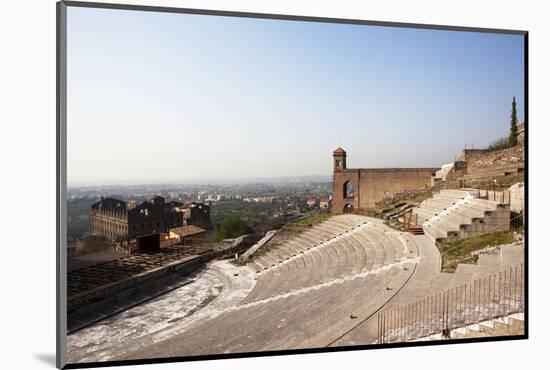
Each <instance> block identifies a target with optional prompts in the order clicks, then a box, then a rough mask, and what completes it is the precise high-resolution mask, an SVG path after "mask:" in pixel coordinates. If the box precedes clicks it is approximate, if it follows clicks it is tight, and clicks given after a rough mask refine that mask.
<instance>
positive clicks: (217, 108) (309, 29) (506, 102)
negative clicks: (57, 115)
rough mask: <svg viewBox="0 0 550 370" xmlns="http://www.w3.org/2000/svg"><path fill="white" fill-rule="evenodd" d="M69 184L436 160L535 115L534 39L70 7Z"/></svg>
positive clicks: (317, 171)
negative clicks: (337, 160)
mask: <svg viewBox="0 0 550 370" xmlns="http://www.w3.org/2000/svg"><path fill="white" fill-rule="evenodd" d="M67 20H68V23H67V24H68V47H67V58H68V60H67V77H68V91H67V104H68V112H67V113H68V115H67V117H68V119H67V134H68V135H67V136H68V137H67V151H68V153H67V167H68V168H67V175H68V183H69V185H70V186H76V185H108V184H130V183H159V182H181V183H185V182H197V181H202V182H205V183H206V182H208V181H212V180H232V179H239V180H242V179H248V178H250V179H254V178H270V177H286V176H289V177H292V176H309V175H327V176H329V175H331V173H332V151H333V150H334V149H336V148H337V147H342V148H344V149H345V150H346V151H347V154H348V158H347V165H348V167H350V168H357V167H360V168H376V167H424V166H425V167H438V166H440V165H442V164H444V163H449V162H452V161H454V160H455V158H456V157H458V156H459V155H460V151H461V150H462V149H463V148H464V147H465V145H466V146H467V147H469V148H470V147H472V145H473V146H474V147H476V148H481V147H484V146H486V145H488V144H489V143H491V142H492V141H494V140H496V139H499V138H501V137H505V136H507V135H508V131H509V125H510V111H511V102H512V97H513V96H515V97H516V101H517V103H518V104H517V110H518V119H519V121H520V122H522V121H523V117H524V74H523V71H524V60H523V57H524V49H523V48H524V43H523V36H520V35H504V34H489V33H477V32H459V31H441V30H420V29H411V28H395V27H376V26H365V25H345V24H329V23H316V22H302V21H286V20H266V19H250V18H238V17H220V16H207V15H190V14H170V13H155V12H143V11H130V10H112V9H90V8H76V7H69V8H68V17H67Z"/></svg>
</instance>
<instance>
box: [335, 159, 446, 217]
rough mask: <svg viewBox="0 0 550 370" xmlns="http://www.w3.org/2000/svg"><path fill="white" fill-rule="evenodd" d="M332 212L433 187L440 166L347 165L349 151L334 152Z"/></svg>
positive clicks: (358, 208) (368, 205)
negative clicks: (405, 192)
mask: <svg viewBox="0 0 550 370" xmlns="http://www.w3.org/2000/svg"><path fill="white" fill-rule="evenodd" d="M333 164H334V172H333V174H334V176H333V177H334V185H333V191H332V197H333V198H332V213H352V212H356V211H361V210H365V209H370V208H374V207H375V205H376V203H377V202H379V201H381V200H383V199H384V197H391V196H392V195H393V194H397V193H401V192H404V191H406V190H417V189H425V188H429V187H432V186H433V184H434V179H433V178H434V175H435V173H436V171H438V170H439V168H353V169H352V168H347V166H346V152H345V150H344V149H342V148H338V149H336V150H335V151H334V152H333Z"/></svg>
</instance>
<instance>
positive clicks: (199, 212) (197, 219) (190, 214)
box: [181, 202, 212, 229]
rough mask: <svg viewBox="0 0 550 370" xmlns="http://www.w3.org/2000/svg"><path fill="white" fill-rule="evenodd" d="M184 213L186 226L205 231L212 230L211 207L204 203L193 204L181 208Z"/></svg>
mask: <svg viewBox="0 0 550 370" xmlns="http://www.w3.org/2000/svg"><path fill="white" fill-rule="evenodd" d="M181 210H182V212H183V223H184V224H185V225H193V226H198V227H201V228H203V229H210V228H212V225H211V223H210V206H209V205H208V204H204V203H197V202H192V203H189V204H186V205H183V206H181Z"/></svg>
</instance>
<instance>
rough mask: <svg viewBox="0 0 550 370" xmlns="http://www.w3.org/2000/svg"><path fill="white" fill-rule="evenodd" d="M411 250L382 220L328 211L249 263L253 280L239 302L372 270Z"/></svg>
mask: <svg viewBox="0 0 550 370" xmlns="http://www.w3.org/2000/svg"><path fill="white" fill-rule="evenodd" d="M411 252H412V253H411ZM414 252H415V247H414V244H413V243H412V240H411V239H410V238H409V236H408V235H405V234H404V233H400V232H397V231H395V230H392V229H390V228H388V227H386V226H385V225H383V224H382V223H379V222H368V223H367V222H365V221H364V219H363V218H361V217H360V216H350V215H344V216H337V217H333V218H331V219H330V220H328V221H325V222H323V223H321V224H319V225H317V226H315V227H314V228H313V229H312V230H308V231H307V232H304V233H302V234H299V235H298V236H296V237H295V238H293V239H291V240H290V241H289V242H288V243H286V244H284V245H281V246H278V247H276V248H274V249H271V250H269V251H268V252H266V253H265V254H263V255H260V256H258V257H257V258H255V259H254V261H253V262H251V263H249V264H248V266H249V267H250V268H251V269H252V270H253V271H255V272H256V274H257V282H256V287H255V289H254V290H253V291H252V292H251V293H250V295H249V296H248V297H247V298H246V299H245V301H244V303H250V302H254V301H258V300H264V299H268V298H270V297H273V296H277V295H281V294H285V293H288V292H292V291H298V290H301V289H305V288H309V287H314V286H317V285H319V284H324V283H328V282H331V281H334V280H337V279H342V278H345V277H349V276H354V275H357V274H362V273H366V272H369V271H375V270H377V269H380V268H382V267H384V266H388V265H391V264H394V263H396V262H399V261H402V260H404V259H406V258H407V257H409V256H412V255H413V254H414Z"/></svg>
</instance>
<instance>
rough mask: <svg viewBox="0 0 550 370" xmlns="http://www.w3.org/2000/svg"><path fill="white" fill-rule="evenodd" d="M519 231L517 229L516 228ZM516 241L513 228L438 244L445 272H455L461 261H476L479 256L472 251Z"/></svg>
mask: <svg viewBox="0 0 550 370" xmlns="http://www.w3.org/2000/svg"><path fill="white" fill-rule="evenodd" d="M516 231H517V230H516ZM514 241H515V239H514V235H513V230H510V231H502V232H496V233H491V234H483V235H478V236H474V237H471V238H466V239H462V240H459V241H456V242H452V243H443V244H440V243H438V244H437V248H438V249H439V252H440V253H441V259H442V264H443V266H442V267H443V268H442V270H443V271H444V272H454V271H455V270H456V267H457V266H458V264H459V263H476V262H477V256H475V255H472V252H475V251H478V250H481V249H483V248H485V247H487V246H494V245H501V244H510V243H513V242H514Z"/></svg>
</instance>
